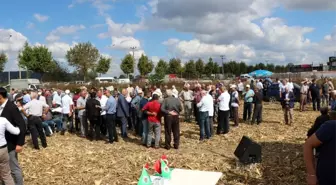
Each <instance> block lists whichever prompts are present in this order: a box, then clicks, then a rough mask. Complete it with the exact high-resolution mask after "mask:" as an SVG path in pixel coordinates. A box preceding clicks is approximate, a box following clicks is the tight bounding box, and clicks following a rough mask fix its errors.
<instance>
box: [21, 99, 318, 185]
mask: <svg viewBox="0 0 336 185" xmlns="http://www.w3.org/2000/svg"><path fill="white" fill-rule="evenodd" d="M317 115H318V113H317V112H312V111H309V112H303V113H301V112H299V111H298V110H296V111H295V121H294V125H293V126H286V125H284V123H283V116H282V111H281V109H280V105H279V104H273V105H265V109H264V122H263V123H262V125H260V126H256V125H254V126H251V125H246V124H243V123H241V125H240V126H239V127H238V128H232V129H231V131H230V133H229V134H228V135H225V136H224V135H221V136H217V135H216V136H215V137H214V138H212V139H211V140H209V141H206V142H201V143H200V142H199V140H198V139H199V129H198V127H197V126H196V125H195V124H187V123H181V134H182V135H181V148H180V150H178V151H176V150H170V151H167V150H165V149H158V150H155V149H147V148H145V147H143V146H141V145H140V142H139V138H136V137H134V136H131V139H130V140H127V141H123V140H121V141H119V142H118V143H115V144H113V145H106V144H105V143H104V141H99V142H96V141H94V142H90V141H88V140H85V139H81V138H79V137H77V136H74V135H70V134H66V135H65V136H61V135H58V134H56V135H54V136H52V137H50V138H47V139H48V145H49V146H48V148H46V149H42V150H40V151H35V150H33V149H32V147H31V144H30V143H31V141H30V139H29V138H27V145H26V147H25V150H24V152H23V153H22V154H20V156H19V160H20V164H21V167H22V168H23V172H24V179H25V184H26V185H52V184H55V185H63V184H64V185H66V184H70V185H77V184H78V185H91V184H92V185H93V184H96V185H106V184H109V185H114V184H115V185H117V184H118V185H119V184H120V185H131V184H136V183H137V180H138V178H139V175H140V172H141V168H142V166H143V165H144V164H145V163H147V162H148V163H149V164H151V165H152V164H153V163H154V162H155V160H157V159H158V158H159V157H160V156H161V155H162V154H166V155H167V156H168V158H169V160H170V161H171V166H172V167H175V168H184V169H194V170H206V171H220V172H223V174H224V175H223V177H222V178H221V179H220V182H219V183H218V184H221V185H222V184H225V185H242V184H251V185H259V184H260V185H261V184H265V185H285V184H288V185H301V184H302V185H303V184H305V172H304V163H303V155H302V144H303V142H304V140H305V138H306V136H305V134H306V131H307V129H308V128H309V127H310V126H311V124H312V123H313V121H314V120H315V117H316V116H317ZM243 135H247V136H249V137H250V138H252V139H253V140H255V141H257V142H258V143H260V144H261V145H262V150H263V158H262V160H263V161H262V163H261V164H255V165H250V166H242V165H240V164H238V163H237V162H236V161H237V160H236V159H235V157H234V155H233V152H234V150H235V148H236V146H237V144H238V143H239V141H240V139H241V137H242V136H243ZM162 138H164V135H162ZM161 141H162V142H163V139H161Z"/></svg>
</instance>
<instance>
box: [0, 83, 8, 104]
mask: <svg viewBox="0 0 336 185" xmlns="http://www.w3.org/2000/svg"><path fill="white" fill-rule="evenodd" d="M7 96H8V94H7V90H6V89H5V88H3V87H0V104H3V103H4V102H5V101H6V100H7Z"/></svg>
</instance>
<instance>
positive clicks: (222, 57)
mask: <svg viewBox="0 0 336 185" xmlns="http://www.w3.org/2000/svg"><path fill="white" fill-rule="evenodd" d="M220 57H221V59H222V72H223V77H224V76H225V75H224V59H226V57H225V55H221V56H220Z"/></svg>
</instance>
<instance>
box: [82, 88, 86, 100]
mask: <svg viewBox="0 0 336 185" xmlns="http://www.w3.org/2000/svg"><path fill="white" fill-rule="evenodd" d="M86 94H87V92H86V90H82V91H81V96H82V97H83V98H85V97H86Z"/></svg>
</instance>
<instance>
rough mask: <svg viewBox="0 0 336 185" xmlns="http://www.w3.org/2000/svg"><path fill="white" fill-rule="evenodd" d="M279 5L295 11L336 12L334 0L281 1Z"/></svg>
mask: <svg viewBox="0 0 336 185" xmlns="http://www.w3.org/2000/svg"><path fill="white" fill-rule="evenodd" d="M281 3H282V4H283V5H284V6H285V7H286V8H289V9H296V10H297V9H302V10H309V11H312V10H336V1H335V0H282V1H281Z"/></svg>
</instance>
